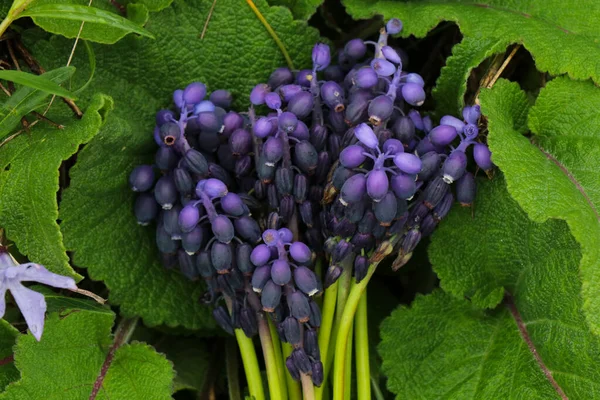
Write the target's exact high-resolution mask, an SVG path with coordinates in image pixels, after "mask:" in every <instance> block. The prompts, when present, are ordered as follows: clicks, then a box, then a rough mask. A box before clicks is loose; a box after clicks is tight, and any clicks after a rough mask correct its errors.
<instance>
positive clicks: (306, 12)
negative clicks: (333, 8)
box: [269, 0, 324, 21]
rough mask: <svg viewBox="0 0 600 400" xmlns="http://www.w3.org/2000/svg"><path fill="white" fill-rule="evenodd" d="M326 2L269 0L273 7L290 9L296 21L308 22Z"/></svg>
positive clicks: (315, 0)
mask: <svg viewBox="0 0 600 400" xmlns="http://www.w3.org/2000/svg"><path fill="white" fill-rule="evenodd" d="M323 1H324V0H269V4H270V5H272V6H283V7H287V8H289V9H290V11H291V12H292V15H294V19H300V20H304V21H308V20H309V19H310V17H312V16H313V15H314V13H315V12H317V8H319V6H320V5H321V4H323Z"/></svg>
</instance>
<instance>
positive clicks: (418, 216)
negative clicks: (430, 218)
mask: <svg viewBox="0 0 600 400" xmlns="http://www.w3.org/2000/svg"><path fill="white" fill-rule="evenodd" d="M428 213H429V208H428V207H427V206H426V205H425V204H424V203H419V204H418V205H417V206H415V207H413V209H412V210H411V212H410V215H409V216H408V220H409V221H410V223H409V227H413V226H417V225H419V224H420V223H421V221H422V220H423V218H425V216H426V215H427V214H428Z"/></svg>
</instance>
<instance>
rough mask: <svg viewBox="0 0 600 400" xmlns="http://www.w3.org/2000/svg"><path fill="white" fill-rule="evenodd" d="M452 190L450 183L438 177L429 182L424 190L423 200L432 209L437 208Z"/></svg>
mask: <svg viewBox="0 0 600 400" xmlns="http://www.w3.org/2000/svg"><path fill="white" fill-rule="evenodd" d="M449 190H450V186H449V184H447V183H446V182H445V180H444V179H443V178H441V177H439V176H438V177H436V178H435V179H434V180H432V181H431V182H429V184H428V185H427V187H426V188H425V191H424V192H423V199H424V200H423V202H424V204H425V205H426V206H427V208H429V209H430V210H431V209H433V208H435V206H437V205H438V204H439V203H440V201H442V199H443V198H444V196H445V195H446V193H448V191H449Z"/></svg>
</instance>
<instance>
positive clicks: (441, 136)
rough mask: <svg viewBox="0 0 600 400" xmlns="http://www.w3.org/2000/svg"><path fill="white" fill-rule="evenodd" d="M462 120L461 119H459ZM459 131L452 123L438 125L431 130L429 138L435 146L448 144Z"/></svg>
mask: <svg viewBox="0 0 600 400" xmlns="http://www.w3.org/2000/svg"><path fill="white" fill-rule="evenodd" d="M458 122H460V121H458ZM457 135H458V131H457V130H456V128H455V127H454V126H451V125H440V126H436V127H435V128H433V129H432V130H431V132H429V140H430V141H431V143H432V144H433V145H435V146H448V145H449V144H450V143H452V141H453V140H454V139H456V136H457Z"/></svg>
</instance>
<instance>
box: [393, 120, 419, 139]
mask: <svg viewBox="0 0 600 400" xmlns="http://www.w3.org/2000/svg"><path fill="white" fill-rule="evenodd" d="M392 132H394V134H395V135H396V138H397V139H398V140H400V141H401V142H402V143H404V144H408V143H409V142H410V141H411V140H412V139H413V138H414V137H415V124H414V123H413V121H412V120H411V119H410V118H409V117H405V116H402V117H400V118H398V119H396V121H395V122H394V125H393V126H392Z"/></svg>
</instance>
